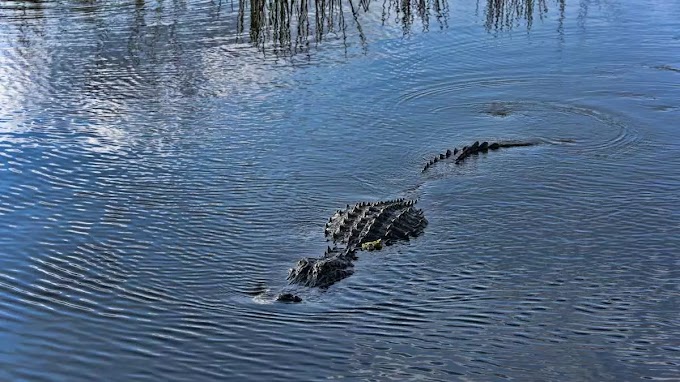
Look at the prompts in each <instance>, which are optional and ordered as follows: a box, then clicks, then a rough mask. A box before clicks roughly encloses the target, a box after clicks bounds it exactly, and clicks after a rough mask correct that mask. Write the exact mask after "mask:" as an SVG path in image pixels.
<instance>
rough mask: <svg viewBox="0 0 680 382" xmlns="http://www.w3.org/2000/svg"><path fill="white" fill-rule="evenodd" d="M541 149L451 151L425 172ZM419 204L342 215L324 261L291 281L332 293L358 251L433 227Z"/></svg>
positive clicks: (479, 146)
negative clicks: (449, 163)
mask: <svg viewBox="0 0 680 382" xmlns="http://www.w3.org/2000/svg"><path fill="white" fill-rule="evenodd" d="M537 144H539V142H495V143H488V142H482V143H479V141H477V142H475V143H473V144H472V145H470V146H464V147H463V148H462V149H460V150H459V149H457V148H454V149H453V151H451V150H446V153H443V154H439V155H437V156H436V157H434V159H431V160H430V161H429V162H428V163H427V164H426V165H425V167H424V168H423V172H425V171H427V170H428V169H429V168H430V167H432V166H434V165H435V164H436V163H439V162H443V161H445V160H447V159H449V158H452V160H453V161H454V163H455V164H462V163H463V162H464V161H465V160H466V159H468V158H469V157H471V156H473V155H477V154H479V153H486V152H488V151H490V150H491V151H495V150H498V149H501V148H508V147H523V146H534V145H537ZM415 204H416V201H415V200H405V199H397V200H390V201H381V202H373V203H371V202H362V203H357V204H355V205H353V206H350V205H347V207H346V208H345V209H344V210H337V211H336V212H335V214H333V216H331V217H330V218H329V219H328V222H327V223H326V226H325V235H326V239H327V240H329V241H332V242H333V246H332V247H331V246H329V247H328V249H326V252H325V253H324V254H323V256H321V257H318V258H308V257H305V258H303V259H301V260H300V261H298V263H297V264H296V266H295V267H294V268H291V269H290V271H289V273H288V281H289V282H290V283H291V284H300V285H304V286H307V287H318V288H328V287H329V286H331V285H333V284H334V283H336V282H338V281H340V280H342V279H344V278H346V277H348V276H350V275H351V274H352V273H354V260H356V259H357V252H358V251H362V250H366V251H371V250H374V249H380V248H382V246H383V245H392V244H395V243H397V242H401V241H408V240H409V239H410V238H412V237H417V236H419V235H420V234H422V233H423V231H424V229H425V227H426V226H427V219H425V215H424V213H423V211H422V210H421V209H418V208H416V207H415ZM276 300H277V301H282V302H301V301H302V298H300V297H299V296H297V295H295V294H293V293H281V294H279V295H278V297H277V298H276Z"/></svg>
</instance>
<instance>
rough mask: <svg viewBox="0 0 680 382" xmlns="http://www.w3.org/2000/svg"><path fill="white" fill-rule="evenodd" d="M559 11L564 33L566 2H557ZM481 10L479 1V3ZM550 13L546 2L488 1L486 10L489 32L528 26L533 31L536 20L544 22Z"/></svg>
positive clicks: (486, 23) (530, 0)
mask: <svg viewBox="0 0 680 382" xmlns="http://www.w3.org/2000/svg"><path fill="white" fill-rule="evenodd" d="M555 3H556V6H557V8H558V9H559V18H558V22H559V25H558V32H560V33H561V32H562V30H563V23H564V10H565V5H566V4H565V0H555ZM477 9H478V10H479V1H478V2H477ZM548 11H549V6H548V2H547V1H546V0H487V1H486V7H485V8H484V14H485V16H486V17H485V23H484V26H485V27H486V30H487V32H499V31H504V30H512V29H513V28H515V27H518V26H521V25H523V24H524V25H526V29H527V30H531V27H532V26H533V24H534V20H535V19H536V18H538V19H539V20H540V21H543V20H544V19H545V18H546V16H547V14H548Z"/></svg>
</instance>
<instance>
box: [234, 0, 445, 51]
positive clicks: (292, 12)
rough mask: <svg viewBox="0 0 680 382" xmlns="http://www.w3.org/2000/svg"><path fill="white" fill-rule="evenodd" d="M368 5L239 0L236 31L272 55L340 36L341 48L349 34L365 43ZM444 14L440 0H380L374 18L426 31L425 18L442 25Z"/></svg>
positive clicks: (406, 30) (366, 1) (363, 0)
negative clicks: (419, 27)
mask: <svg viewBox="0 0 680 382" xmlns="http://www.w3.org/2000/svg"><path fill="white" fill-rule="evenodd" d="M372 7H375V6H374V5H373V6H372V1H371V0H358V1H357V0H313V1H310V0H239V7H238V8H239V10H238V32H239V34H240V35H244V34H245V33H246V32H247V35H248V37H249V40H250V42H251V43H253V44H254V45H256V46H258V47H260V49H262V50H264V49H266V48H267V47H268V46H269V45H271V46H272V47H273V49H274V52H275V53H293V54H294V53H299V52H306V51H308V49H309V47H310V46H311V45H312V44H319V43H321V42H322V41H324V40H328V39H340V40H341V41H342V43H343V45H344V46H345V48H347V45H348V44H350V38H351V36H354V37H356V38H358V40H359V42H360V43H361V45H362V46H366V44H367V40H368V37H367V35H366V33H365V31H364V26H363V24H364V22H365V21H366V22H367V20H364V19H370V18H371V16H372V14H371V12H372V9H371V8H372ZM448 12H449V8H448V2H447V1H446V0H385V1H383V2H382V4H381V13H380V21H381V24H382V25H383V26H391V25H393V23H394V24H396V25H398V26H400V27H401V30H402V32H403V34H404V35H406V34H410V33H411V32H412V30H413V28H414V26H416V25H422V30H423V31H427V30H429V28H430V22H431V20H430V19H431V18H434V20H436V22H437V23H438V25H439V27H440V28H441V29H443V28H446V27H447V19H448Z"/></svg>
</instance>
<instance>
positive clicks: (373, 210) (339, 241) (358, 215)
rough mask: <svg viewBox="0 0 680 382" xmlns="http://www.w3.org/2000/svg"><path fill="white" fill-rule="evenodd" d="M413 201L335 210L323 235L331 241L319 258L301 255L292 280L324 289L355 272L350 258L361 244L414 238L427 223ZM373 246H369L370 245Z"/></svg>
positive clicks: (368, 204)
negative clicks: (330, 245) (302, 256)
mask: <svg viewBox="0 0 680 382" xmlns="http://www.w3.org/2000/svg"><path fill="white" fill-rule="evenodd" d="M415 203H416V202H415V201H413V200H404V199H398V200H390V201H383V202H375V203H359V204H356V205H354V206H349V205H348V206H347V208H345V209H344V210H338V211H336V212H335V214H333V216H331V217H330V219H329V220H328V223H326V227H325V234H326V238H327V239H328V240H330V241H332V242H333V244H334V246H333V248H331V247H328V249H327V250H326V252H325V253H324V255H323V256H321V257H319V258H303V259H301V260H300V261H298V263H297V265H296V266H295V268H292V269H291V270H290V272H289V274H288V280H289V281H290V282H291V283H295V284H302V285H305V286H309V287H319V288H327V287H329V286H331V285H333V284H334V283H336V282H338V281H340V280H342V279H344V278H346V277H348V276H350V275H351V274H352V273H353V272H354V265H353V261H354V260H355V259H356V258H357V257H356V252H357V251H360V250H362V245H363V244H366V243H372V242H376V241H377V240H380V241H381V243H384V244H385V245H391V244H394V243H396V242H399V241H407V240H409V239H410V238H411V237H417V236H418V235H420V234H421V233H423V230H424V229H425V226H427V219H425V216H424V214H423V211H422V210H421V209H417V208H415V207H414V205H415ZM371 247H372V246H371Z"/></svg>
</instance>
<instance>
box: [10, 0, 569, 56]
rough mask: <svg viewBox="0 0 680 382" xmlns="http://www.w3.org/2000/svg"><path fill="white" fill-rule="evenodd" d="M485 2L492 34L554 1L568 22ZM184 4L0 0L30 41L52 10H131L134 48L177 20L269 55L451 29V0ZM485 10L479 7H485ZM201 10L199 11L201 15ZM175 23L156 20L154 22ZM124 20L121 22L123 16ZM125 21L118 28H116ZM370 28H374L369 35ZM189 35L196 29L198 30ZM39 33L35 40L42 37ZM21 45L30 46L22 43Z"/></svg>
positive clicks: (92, 15) (526, 5) (90, 18)
mask: <svg viewBox="0 0 680 382" xmlns="http://www.w3.org/2000/svg"><path fill="white" fill-rule="evenodd" d="M548 3H549V0H486V4H485V5H481V4H480V3H479V1H478V3H477V9H478V13H482V14H483V20H484V26H485V28H486V30H487V31H488V32H491V33H493V32H498V31H503V30H511V29H513V28H517V27H518V26H523V25H525V26H526V28H527V30H530V29H531V28H532V26H533V24H534V23H535V21H536V20H537V19H538V20H543V19H544V18H545V17H546V14H547V13H548V11H549V8H550V6H552V5H555V6H556V8H557V9H558V11H559V21H560V27H559V29H561V25H562V20H563V19H564V9H565V0H555V1H554V3H552V4H548ZM191 5H192V6H191V7H189V6H188V4H187V3H186V2H171V3H166V2H164V1H143V0H137V1H135V2H134V3H104V2H94V1H77V2H63V3H62V2H59V3H56V4H55V3H48V2H41V1H16V2H4V3H3V4H2V5H0V17H1V18H3V19H8V20H11V21H13V22H14V23H15V24H18V28H19V31H20V35H21V36H22V37H23V38H26V37H27V35H28V33H21V31H24V30H25V29H30V28H35V26H36V20H41V19H45V18H46V17H48V15H49V11H50V10H51V9H53V8H55V9H56V8H57V7H59V9H57V12H63V10H64V9H67V10H68V11H69V12H70V14H73V13H77V14H79V15H81V16H84V18H86V19H87V22H88V23H91V24H92V25H99V26H106V25H109V26H111V24H110V23H111V21H108V20H102V21H97V19H96V18H97V17H101V16H103V15H104V14H106V13H110V14H113V13H122V14H124V13H125V12H126V11H127V10H128V9H129V12H128V14H129V15H131V16H132V17H130V18H129V19H128V22H129V23H131V24H132V25H129V26H130V28H129V30H130V32H131V35H130V38H129V42H130V44H129V48H130V49H131V50H135V48H138V47H139V45H138V44H137V42H140V41H142V40H159V39H163V38H164V37H166V36H163V35H164V34H165V35H167V37H169V38H170V39H171V40H172V39H173V38H174V39H175V42H176V43H179V42H180V40H179V39H178V38H179V37H180V36H179V34H178V33H177V32H178V30H179V29H180V28H179V27H180V25H178V24H188V23H191V24H193V27H194V28H196V27H197V25H195V23H194V22H193V21H194V19H196V18H199V17H200V19H201V21H202V22H204V23H205V24H206V25H207V26H208V28H203V29H205V30H206V31H205V32H202V33H206V34H209V36H205V37H213V38H216V39H218V40H220V41H225V39H226V40H227V41H231V42H232V43H250V44H252V45H253V46H256V47H258V49H259V50H261V51H263V52H264V53H268V52H273V53H275V54H276V55H277V56H278V55H284V56H285V55H294V54H297V53H305V52H309V49H310V47H314V46H318V45H319V44H320V43H321V42H324V41H339V42H341V43H342V46H343V47H344V48H345V50H347V49H348V48H350V47H352V46H355V45H356V44H357V43H358V46H360V47H362V48H366V46H367V43H368V40H369V37H370V36H369V34H370V32H373V31H374V28H375V27H376V26H382V27H388V28H390V27H396V28H398V29H399V30H400V31H401V34H402V35H409V34H412V33H413V32H414V31H423V32H426V31H429V30H430V28H431V27H432V26H434V27H435V28H437V29H446V28H447V27H448V22H449V13H450V10H449V2H448V1H447V0H383V1H380V2H377V4H376V1H375V0H239V1H238V3H235V2H233V1H229V2H227V1H223V0H219V1H209V2H201V3H199V4H191ZM480 11H481V12H480ZM196 12H200V13H201V15H197V14H196ZM161 19H163V21H164V22H167V19H172V23H171V24H170V25H163V27H160V26H159V25H154V27H153V28H151V26H150V25H149V24H154V22H153V21H154V20H161ZM118 22H120V21H118ZM121 26H122V25H115V27H116V28H119V27H121ZM369 31H370V32H369ZM191 33H192V34H196V33H199V32H197V31H196V30H192V31H191ZM39 35H40V33H38V34H37V36H35V37H40V36H39ZM23 43H25V44H26V43H27V42H26V41H23Z"/></svg>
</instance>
